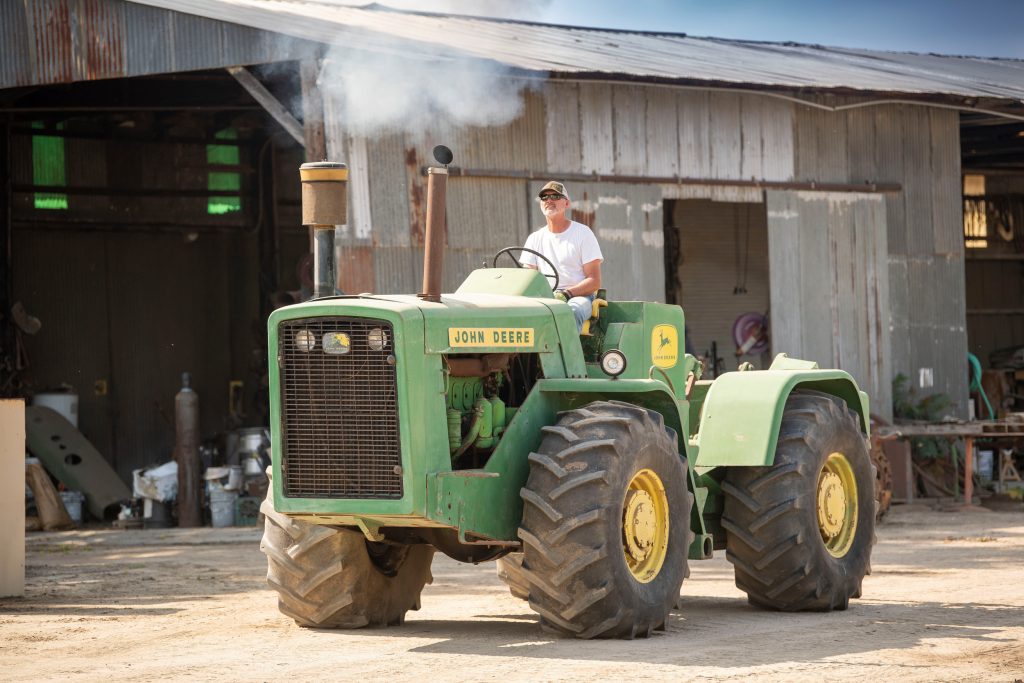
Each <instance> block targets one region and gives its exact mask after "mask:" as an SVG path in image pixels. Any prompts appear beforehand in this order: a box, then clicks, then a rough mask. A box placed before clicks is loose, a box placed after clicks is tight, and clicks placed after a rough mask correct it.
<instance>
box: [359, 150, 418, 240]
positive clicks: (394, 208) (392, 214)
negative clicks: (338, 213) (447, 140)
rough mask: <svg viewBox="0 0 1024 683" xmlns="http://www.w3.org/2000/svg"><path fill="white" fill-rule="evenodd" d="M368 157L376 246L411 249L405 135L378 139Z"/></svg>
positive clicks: (370, 201)
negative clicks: (409, 247)
mask: <svg viewBox="0 0 1024 683" xmlns="http://www.w3.org/2000/svg"><path fill="white" fill-rule="evenodd" d="M367 154H368V157H369V163H370V173H369V177H370V184H369V193H370V199H369V203H370V206H372V207H373V225H374V231H375V232H376V243H377V244H378V245H389V246H403V247H407V246H410V244H411V236H410V233H409V189H408V186H407V185H408V179H407V177H406V170H405V164H404V163H403V159H404V158H405V138H404V136H403V135H402V134H401V133H396V134H390V135H380V136H377V137H375V138H373V139H372V140H369V141H368V142H367Z"/></svg>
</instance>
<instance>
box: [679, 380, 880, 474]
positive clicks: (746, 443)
mask: <svg viewBox="0 0 1024 683" xmlns="http://www.w3.org/2000/svg"><path fill="white" fill-rule="evenodd" d="M797 388H800V389H813V390H815V391H820V392H823V393H826V394H832V395H833V396H836V397H838V398H841V399H843V401H845V402H846V404H847V405H848V406H849V407H850V409H851V410H852V411H854V412H855V413H856V414H857V415H858V416H859V418H860V425H861V430H862V431H863V432H864V434H865V435H867V434H868V429H869V426H868V425H869V420H868V415H869V413H868V396H867V394H865V393H864V392H863V391H860V390H859V389H858V388H857V383H856V382H855V381H854V379H853V377H851V376H850V375H849V373H846V372H843V371H842V370H818V369H800V370H790V369H776V370H760V371H757V370H754V371H748V372H728V373H725V374H724V375H722V376H721V377H719V378H717V379H716V380H715V381H714V382H713V383H712V384H711V388H710V389H709V390H708V393H707V397H706V398H705V399H704V406H703V410H702V412H701V418H700V429H699V430H698V432H697V437H696V439H697V444H698V445H699V447H700V448H699V451H698V453H697V458H696V462H695V466H696V467H717V466H721V465H729V466H753V467H758V466H763V465H771V464H772V463H773V462H774V460H775V443H776V441H777V440H778V438H779V427H780V425H781V424H782V413H783V411H784V410H785V408H786V399H788V398H789V394H790V393H791V392H792V391H793V390H794V389H797Z"/></svg>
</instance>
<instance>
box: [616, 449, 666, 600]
mask: <svg viewBox="0 0 1024 683" xmlns="http://www.w3.org/2000/svg"><path fill="white" fill-rule="evenodd" d="M668 531H669V509H668V496H667V495H666V494H665V485H664V484H663V483H662V481H661V479H660V478H659V477H658V475H657V474H655V472H654V470H649V469H643V470H640V471H639V472H637V473H636V474H635V475H633V478H632V480H631V481H630V482H629V486H628V487H627V489H626V495H625V498H624V499H623V501H622V554H623V555H624V556H625V559H626V566H627V567H628V568H629V571H630V573H631V574H632V575H633V578H635V579H636V580H637V581H639V582H640V583H649V582H651V581H653V580H654V579H655V578H656V577H657V576H658V574H659V573H660V572H661V567H662V565H663V564H664V563H665V557H666V556H667V554H668Z"/></svg>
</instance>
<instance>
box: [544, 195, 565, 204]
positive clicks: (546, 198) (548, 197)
mask: <svg viewBox="0 0 1024 683" xmlns="http://www.w3.org/2000/svg"><path fill="white" fill-rule="evenodd" d="M559 199H565V195H564V194H554V193H552V194H542V195H541V196H540V200H541V201H542V202H546V201H549V200H550V201H558V200H559Z"/></svg>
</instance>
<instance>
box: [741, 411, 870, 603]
mask: <svg viewBox="0 0 1024 683" xmlns="http://www.w3.org/2000/svg"><path fill="white" fill-rule="evenodd" d="M722 491H723V493H724V494H725V510H724V513H723V516H722V526H723V527H725V529H726V531H727V542H726V559H728V560H729V562H731V563H732V564H733V566H734V569H735V575H736V586H737V587H738V588H740V589H741V590H743V591H744V592H746V594H747V598H748V600H749V602H750V603H751V604H753V605H757V606H760V607H765V608H768V609H776V610H782V611H787V612H790V611H830V610H843V609H846V608H847V606H848V604H849V600H850V598H858V597H860V594H861V582H862V581H863V580H864V576H865V574H868V573H870V571H871V547H872V545H873V544H874V541H875V531H874V529H875V500H874V491H875V476H874V472H873V468H872V465H871V460H870V458H869V456H868V448H867V441H866V439H865V438H864V434H863V433H862V432H861V429H860V424H859V421H858V417H857V415H856V414H855V413H854V412H853V411H851V410H850V409H849V408H848V407H847V405H846V403H845V402H844V401H843V400H842V399H839V398H837V397H835V396H831V395H828V394H824V393H820V392H816V391H797V392H794V393H793V394H792V395H791V396H790V397H789V399H788V400H787V401H786V407H785V412H784V413H783V416H782V426H781V429H780V431H779V439H778V445H777V447H776V451H775V463H774V465H772V466H770V467H733V468H729V469H728V471H727V473H726V477H725V480H724V481H723V482H722Z"/></svg>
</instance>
